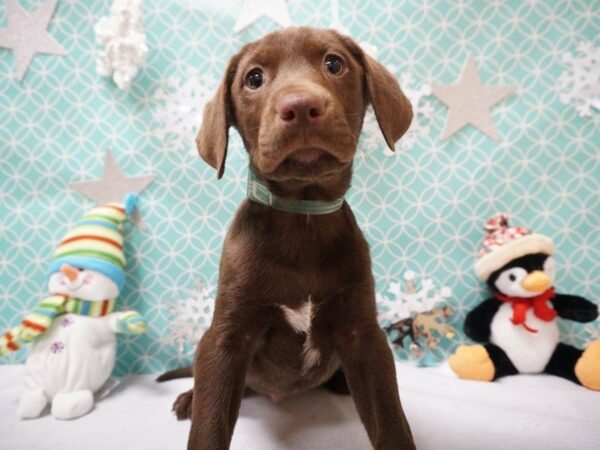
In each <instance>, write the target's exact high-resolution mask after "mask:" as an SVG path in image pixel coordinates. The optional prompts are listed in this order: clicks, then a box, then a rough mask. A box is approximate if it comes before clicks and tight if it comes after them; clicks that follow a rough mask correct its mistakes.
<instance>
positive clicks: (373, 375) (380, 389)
mask: <svg viewBox="0 0 600 450" xmlns="http://www.w3.org/2000/svg"><path fill="white" fill-rule="evenodd" d="M336 347H337V352H338V355H339V357H340V360H341V362H342V369H343V370H344V373H345V375H346V380H347V381H348V386H349V388H350V393H351V395H352V399H353V400H354V404H355V405H356V409H357V411H358V414H359V416H360V418H361V420H362V422H363V424H364V426H365V428H366V430H367V434H368V435H369V439H370V440H371V444H372V445H373V447H374V448H375V449H377V450H384V449H385V450H391V449H394V450H398V449H414V448H415V444H414V442H413V437H412V433H411V431H410V426H409V425H408V421H407V420H406V417H405V416H404V411H403V410H402V406H401V404H400V397H399V395H398V385H397V383H396V370H395V366H394V358H393V355H392V351H391V349H390V347H389V346H388V343H387V339H386V337H385V334H384V332H383V330H382V329H381V328H379V325H378V324H377V322H376V321H373V323H369V324H364V323H363V324H361V325H360V326H359V325H357V326H354V327H350V328H349V329H346V330H344V331H342V332H340V333H338V336H337V339H336Z"/></svg>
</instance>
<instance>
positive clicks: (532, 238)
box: [449, 213, 600, 390]
mask: <svg viewBox="0 0 600 450" xmlns="http://www.w3.org/2000/svg"><path fill="white" fill-rule="evenodd" d="M485 230H486V232H487V235H486V238H485V240H484V242H483V245H482V247H481V249H480V252H479V257H478V260H477V262H476V264H475V272H476V274H477V276H478V277H479V278H480V279H481V280H482V281H485V282H486V283H487V284H488V286H489V288H490V290H491V291H492V293H493V297H491V298H489V299H487V300H485V301H484V302H482V303H480V304H479V306H477V307H476V308H475V309H473V310H472V311H471V312H469V314H468V315H467V317H466V319H465V325H464V330H465V333H466V335H467V336H468V337H469V338H471V339H472V340H474V341H476V342H480V343H481V344H479V345H461V346H459V347H458V349H457V350H456V352H455V353H454V355H452V356H451V357H450V359H449V364H450V367H451V368H452V370H453V371H454V372H455V373H456V374H457V375H458V376H459V377H460V378H463V379H468V380H479V381H493V380H496V379H497V378H500V377H503V376H506V375H516V374H519V373H528V374H532V373H546V374H551V375H556V376H559V377H563V378H566V379H568V380H571V381H573V382H575V383H578V384H581V385H583V386H585V387H587V388H589V389H593V390H600V341H595V342H592V343H591V344H589V345H588V346H587V348H586V349H585V350H580V349H578V348H575V347H573V346H571V345H567V344H564V343H562V342H560V334H559V330H558V324H557V318H562V319H567V320H574V321H576V322H582V323H583V322H592V321H594V320H596V318H597V317H598V306H597V305H595V304H593V303H592V302H589V301H588V300H586V299H584V298H582V297H577V296H574V295H565V294H558V293H556V292H555V291H554V288H553V283H552V280H553V277H554V272H555V262H554V258H553V256H552V255H553V253H554V246H553V244H552V241H551V240H550V239H549V238H548V237H546V236H543V235H541V234H536V233H532V232H531V231H530V230H528V229H527V228H523V227H509V226H508V216H507V215H506V214H504V213H500V214H496V215H494V216H493V217H492V218H490V219H489V220H488V222H487V223H486V226H485Z"/></svg>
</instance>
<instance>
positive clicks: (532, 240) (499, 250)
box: [475, 213, 554, 281]
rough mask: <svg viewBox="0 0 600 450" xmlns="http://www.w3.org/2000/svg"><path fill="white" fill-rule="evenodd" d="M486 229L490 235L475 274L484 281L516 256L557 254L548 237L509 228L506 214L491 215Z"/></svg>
mask: <svg viewBox="0 0 600 450" xmlns="http://www.w3.org/2000/svg"><path fill="white" fill-rule="evenodd" d="M485 230H486V231H487V235H486V237H485V239H484V240H483V244H482V246H481V248H480V250H479V255H478V259H477V262H476V263H475V274H476V275H477V277H478V278H479V279H480V280H482V281H486V280H487V279H488V278H489V277H490V275H491V274H492V273H493V272H495V271H496V270H498V269H500V268H502V267H503V266H505V265H506V264H508V263H509V262H511V261H512V260H514V259H517V258H520V257H522V256H525V255H530V254H534V253H546V254H548V255H552V254H554V244H553V243H552V240H551V239H550V238H549V237H547V236H544V235H541V234H537V233H532V232H531V231H530V230H529V229H527V228H523V227H509V226H508V215H507V214H505V213H499V214H495V215H494V216H492V217H491V218H490V219H489V220H488V221H487V222H486V225H485Z"/></svg>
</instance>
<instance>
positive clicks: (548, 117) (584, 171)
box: [0, 0, 600, 373]
mask: <svg viewBox="0 0 600 450" xmlns="http://www.w3.org/2000/svg"><path fill="white" fill-rule="evenodd" d="M40 3H41V2H39V1H23V2H21V4H22V5H23V6H24V7H26V8H28V9H33V8H35V7H36V5H38V4H40ZM336 3H337V2H334V3H332V2H330V1H318V0H308V1H301V0H289V1H287V2H286V5H287V8H288V10H289V14H290V17H291V20H292V22H293V23H294V24H296V25H299V24H307V25H312V26H318V27H329V26H331V25H332V24H333V25H336V24H335V23H334V22H335V11H336V9H335V8H336ZM240 5H241V2H240V1H221V2H212V1H200V0H197V1H192V0H189V1H184V0H180V1H176V0H170V1H166V0H152V1H151V0H147V1H145V3H144V25H145V29H146V33H147V39H148V46H149V53H148V56H147V58H146V61H145V65H144V66H143V68H142V69H141V71H140V73H139V75H138V76H137V78H136V79H135V80H134V82H133V85H132V87H131V88H130V89H129V90H127V91H121V90H118V89H117V88H116V86H115V85H114V84H113V83H112V81H110V79H106V78H101V77H99V76H98V75H97V74H96V71H95V64H96V63H95V55H96V52H97V51H98V49H97V46H96V43H95V35H94V24H95V23H96V22H97V21H98V20H99V19H100V17H102V16H105V15H107V14H108V12H109V7H110V3H109V2H107V1H98V0H88V1H69V0H59V2H58V5H57V9H56V12H55V15H54V17H53V19H52V21H51V22H50V25H49V32H50V34H51V35H52V36H53V37H54V38H55V39H56V40H57V41H58V42H59V43H60V44H61V45H62V46H63V47H64V48H65V49H66V51H67V52H68V55H66V56H64V57H61V56H53V55H37V56H36V57H35V58H34V60H33V62H32V64H31V66H30V68H29V71H28V72H27V74H26V76H25V78H24V79H23V81H21V82H19V81H17V80H16V78H15V76H14V75H13V74H14V64H13V56H12V54H11V52H10V51H7V50H4V49H0V330H5V329H8V328H9V327H10V326H12V325H15V324H16V323H17V322H18V320H19V319H20V317H21V316H22V314H23V313H24V312H25V311H27V310H29V309H31V308H32V307H33V306H34V305H35V304H36V302H38V301H39V300H40V299H42V298H43V296H44V295H45V294H46V285H45V284H46V280H45V272H46V267H47V264H48V262H49V260H50V256H51V254H52V251H53V249H54V247H55V245H56V243H57V242H58V240H59V239H60V238H61V237H62V236H63V234H64V233H65V232H66V231H67V229H68V228H69V227H70V226H71V225H73V223H74V222H75V221H76V220H77V219H78V218H79V217H80V215H81V214H82V213H83V212H84V211H85V210H86V209H87V208H89V207H91V206H92V203H91V202H90V201H89V200H87V199H85V198H84V197H82V196H81V195H80V194H78V193H77V192H75V191H73V190H71V189H70V188H69V187H68V184H69V182H71V181H77V180H91V179H96V178H99V176H100V175H101V173H102V165H103V160H104V155H105V152H106V150H107V149H110V150H112V152H113V154H114V155H115V158H116V160H117V161H118V162H119V164H120V165H121V167H122V168H123V170H124V171H125V172H127V173H128V174H131V175H143V174H154V175H155V177H156V178H155V181H154V182H153V183H152V184H151V185H150V186H149V188H148V189H147V190H146V191H144V193H143V194H142V196H141V213H142V216H143V224H142V225H141V226H139V227H137V228H136V227H133V226H131V225H130V226H128V227H127V230H126V236H125V239H126V252H127V256H128V264H127V272H128V275H127V284H126V288H125V289H124V291H123V292H122V295H121V297H120V300H119V302H120V305H121V306H123V307H124V306H128V307H131V308H134V309H137V310H139V311H141V312H143V313H144V314H145V316H146V318H147V319H148V321H149V323H150V328H149V331H148V334H147V335H145V336H143V337H139V338H129V337H125V338H120V341H119V343H120V346H119V362H118V364H117V370H116V372H117V373H124V372H129V371H133V372H146V373H147V372H158V371H161V370H163V369H164V368H165V367H167V366H168V367H172V366H176V365H180V364H182V363H183V361H184V360H189V357H190V347H191V346H190V345H189V342H187V340H189V338H190V337H191V336H193V335H194V333H196V332H197V330H195V329H191V328H190V329H187V328H185V327H184V326H182V325H181V317H177V314H183V313H186V314H190V315H192V316H193V317H195V318H196V319H198V318H201V317H203V315H206V316H207V315H208V314H209V313H210V308H211V305H210V299H211V298H213V297H214V295H213V294H214V292H212V286H213V285H214V283H215V282H216V279H217V269H218V262H219V255H220V251H221V243H222V239H223V236H224V234H225V231H226V229H227V226H228V224H229V222H230V221H231V218H232V216H233V214H234V211H235V209H236V206H237V204H238V203H239V202H240V201H241V200H242V199H243V198H244V189H245V178H246V156H245V153H244V151H243V149H242V147H241V145H240V141H239V138H235V139H233V145H232V149H231V153H230V154H231V157H230V158H229V161H228V166H227V170H226V172H225V176H224V178H223V179H222V180H221V181H217V180H216V178H215V174H214V172H213V171H212V169H210V168H209V167H208V166H206V165H204V164H203V163H202V162H201V160H200V159H199V158H198V156H197V154H196V153H195V150H194V147H193V139H192V138H193V132H194V129H195V127H196V124H197V122H198V120H199V114H200V111H201V105H202V104H203V103H204V102H205V101H206V99H207V98H208V97H210V95H211V93H212V91H213V90H214V87H215V84H216V83H217V81H218V79H219V78H220V75H221V73H222V70H223V69H224V67H225V65H226V63H227V60H228V58H229V56H230V55H232V54H234V53H235V52H236V51H237V49H238V48H239V47H240V46H241V45H242V44H243V43H245V42H248V41H251V40H254V39H256V38H258V37H260V36H261V35H263V34H264V33H266V32H268V31H271V30H273V29H275V28H276V27H277V24H276V23H275V22H273V21H271V20H270V19H267V18H261V19H260V20H258V21H256V22H255V23H253V24H252V25H250V26H249V27H248V28H247V29H245V30H243V31H241V32H240V33H234V32H233V31H232V30H233V27H234V24H235V22H236V18H237V15H238V13H239V11H240ZM339 18H340V22H341V25H342V26H343V28H344V29H345V30H347V31H348V32H349V33H350V34H352V35H353V36H354V37H355V38H356V39H357V40H358V41H359V42H361V43H363V44H365V45H366V47H368V48H369V49H370V50H371V51H373V52H376V54H377V57H378V59H380V60H381V61H382V62H384V63H385V64H386V65H387V66H388V67H390V68H391V69H392V70H393V71H394V73H395V74H396V75H397V76H398V78H399V79H401V80H402V82H403V85H404V87H405V88H406V89H407V91H411V98H412V99H413V102H415V99H416V104H415V107H416V110H417V112H418V114H417V125H416V127H415V128H414V129H413V131H412V132H411V136H409V138H408V139H407V140H406V142H405V143H403V144H402V145H400V146H399V151H398V152H397V154H395V155H393V156H390V155H388V154H386V152H385V150H384V146H383V143H382V141H381V139H380V138H379V136H378V135H377V134H376V133H375V132H374V131H373V126H372V122H371V124H370V125H369V126H368V128H367V130H366V133H365V135H364V137H363V141H362V143H361V148H360V154H359V157H358V158H357V161H356V168H355V178H354V183H353V188H352V190H351V192H350V193H349V195H348V197H347V198H348V201H349V202H350V204H351V206H352V207H353V209H354V211H355V213H356V215H357V218H358V221H359V223H360V224H361V225H362V227H363V229H364V231H365V233H366V235H367V237H368V239H369V242H370V244H371V248H372V255H373V267H374V272H375V277H376V279H377V282H378V290H379V292H380V294H381V295H382V296H386V295H390V294H389V292H390V291H391V292H393V291H394V287H393V286H396V287H397V285H396V283H400V284H402V283H404V281H405V278H404V276H405V273H406V272H407V271H413V272H414V273H415V274H416V275H417V276H418V277H423V278H430V279H432V280H433V281H434V283H435V286H437V288H439V289H441V288H442V287H446V288H449V289H451V291H452V294H451V296H450V297H449V299H448V302H449V303H450V305H451V306H452V307H453V308H454V310H455V314H454V315H453V316H452V318H451V324H452V325H454V326H455V327H457V328H460V326H461V323H462V320H463V319H464V315H465V313H466V312H467V311H468V310H469V309H470V308H471V307H472V306H473V305H475V304H476V303H477V302H478V301H480V299H482V298H483V296H484V295H485V293H484V289H483V286H482V285H481V284H480V283H479V282H478V281H477V280H476V278H475V275H474V273H473V269H472V266H473V262H474V256H475V253H476V249H477V247H478V246H479V244H480V242H481V239H482V238H483V231H482V226H483V223H484V221H485V220H486V219H487V218H488V217H489V216H490V215H491V214H492V213H494V212H496V211H507V212H509V213H510V214H511V216H512V220H513V223H516V224H520V225H525V226H530V227H532V228H534V229H535V230H536V231H538V232H541V233H544V234H546V235H548V236H551V237H552V238H553V239H554V240H555V244H556V247H557V250H558V254H557V260H558V263H559V270H558V277H557V282H556V285H557V288H558V290H559V291H564V292H569V293H577V294H579V295H583V296H586V297H587V298H589V299H591V300H594V301H597V300H599V299H600V282H599V280H600V126H599V125H600V119H599V117H600V114H599V112H598V111H597V110H596V111H593V112H592V114H591V115H590V116H588V117H581V116H579V114H578V111H577V109H576V106H577V104H576V103H575V102H574V101H568V102H566V103H563V102H561V97H560V96H561V93H562V92H563V88H562V86H561V84H560V82H559V79H560V77H561V74H562V73H563V72H565V71H568V69H569V67H568V64H567V62H566V61H565V60H563V54H564V53H567V52H568V53H571V54H575V53H577V46H578V45H579V44H580V43H582V42H584V43H588V44H589V45H591V46H592V47H596V48H597V47H599V46H600V2H599V1H597V0H572V1H562V0H560V1H559V0H557V1H546V0H538V1H533V0H531V1H516V0H513V1H491V0H490V1H487V0H466V1H458V0H448V1H446V0H439V1H435V0H432V1H426V0H410V1H399V0H369V1H365V0H340V1H339ZM6 24H7V20H6V13H5V10H4V6H3V5H2V6H0V27H5V26H6ZM469 55H473V56H474V57H475V60H476V61H477V66H478V68H479V73H480V76H481V78H482V81H483V82H484V83H486V84H493V85H513V86H516V87H517V90H516V92H515V93H514V94H513V95H511V96H509V97H507V98H506V99H505V100H503V101H502V102H500V103H499V104H498V105H497V106H496V107H495V108H494V109H493V119H494V123H495V125H496V127H497V129H498V131H499V134H500V137H501V140H500V141H498V142H495V141H493V140H491V139H490V138H489V137H487V136H486V135H485V134H483V133H482V132H480V131H479V130H477V129H475V128H473V127H470V126H469V127H467V128H464V129H463V130H461V131H459V132H458V133H456V134H455V135H454V136H452V137H450V138H449V139H448V140H442V139H441V134H442V130H443V127H444V121H445V118H446V116H447V108H446V106H445V105H444V104H443V103H442V102H441V101H439V100H438V99H436V98H435V97H433V96H428V93H429V91H428V86H431V84H433V83H435V82H437V83H444V84H450V83H454V82H455V81H456V80H457V79H458V77H459V75H460V72H461V70H462V68H463V65H464V63H465V61H466V60H467V58H468V57H469ZM199 283H201V284H202V288H201V289H200V288H199V287H198V284H199ZM390 286H392V288H390ZM447 291H448V289H446V294H447V293H448V292H447ZM205 300H207V301H205ZM562 329H563V331H564V333H565V335H566V339H567V340H568V341H570V342H576V343H578V344H581V343H583V342H585V341H587V340H589V339H591V337H592V336H594V335H597V334H598V324H597V323H596V324H591V325H588V326H586V327H580V326H575V325H573V324H568V323H564V324H563V325H562ZM182 330H183V331H182ZM178 333H179V334H178ZM185 333H188V334H187V335H186V334H185ZM462 340H463V338H462V336H458V337H457V338H456V339H454V340H453V341H448V340H444V341H443V342H442V344H443V345H442V347H441V348H440V349H439V350H437V352H438V353H439V356H444V355H447V354H448V353H449V352H451V351H452V349H453V348H454V346H455V344H457V343H459V342H461V341H462ZM24 358H25V352H23V351H21V352H19V353H17V354H16V355H14V356H11V357H9V358H5V359H4V361H3V362H20V361H23V360H24Z"/></svg>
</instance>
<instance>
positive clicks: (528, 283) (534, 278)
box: [521, 270, 552, 292]
mask: <svg viewBox="0 0 600 450" xmlns="http://www.w3.org/2000/svg"><path fill="white" fill-rule="evenodd" d="M550 286H552V280H551V279H550V277H549V276H548V275H546V274H545V273H544V272H542V271H541V270H534V271H533V272H531V273H530V274H529V275H527V276H526V277H525V278H524V279H523V281H522V282H521V287H522V288H523V289H525V290H526V291H530V292H544V291H545V290H546V289H548V288H549V287H550Z"/></svg>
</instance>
